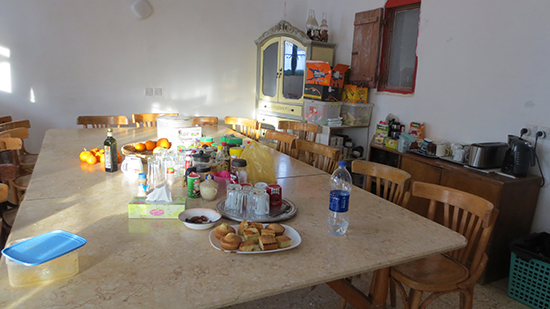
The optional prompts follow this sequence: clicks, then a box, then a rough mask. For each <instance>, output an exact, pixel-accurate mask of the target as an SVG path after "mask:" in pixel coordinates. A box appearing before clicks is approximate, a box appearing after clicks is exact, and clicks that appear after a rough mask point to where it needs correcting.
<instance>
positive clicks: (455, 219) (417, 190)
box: [404, 181, 498, 274]
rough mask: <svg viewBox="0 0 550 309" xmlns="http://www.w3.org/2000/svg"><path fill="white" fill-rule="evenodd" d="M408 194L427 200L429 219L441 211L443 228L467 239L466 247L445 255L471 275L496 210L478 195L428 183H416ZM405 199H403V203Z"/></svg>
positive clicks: (480, 259)
mask: <svg viewBox="0 0 550 309" xmlns="http://www.w3.org/2000/svg"><path fill="white" fill-rule="evenodd" d="M409 194H410V195H412V196H416V197H420V198H424V199H427V200H430V204H429V207H428V219H430V220H432V221H435V216H436V211H437V212H442V213H443V225H444V226H446V227H447V228H450V229H452V230H453V231H455V232H457V233H460V234H462V235H463V236H464V237H465V238H466V240H467V242H468V244H467V245H466V247H464V248H461V249H458V250H455V251H452V252H449V253H447V254H448V255H450V256H451V257H453V258H454V259H456V260H457V261H458V262H460V263H462V264H463V265H464V266H466V267H468V268H469V270H470V274H472V273H473V272H474V271H475V270H476V269H477V267H478V266H479V264H480V262H481V261H482V259H483V256H484V254H485V248H486V247H487V243H488V241H489V237H490V236H491V232H492V231H493V227H494V225H495V221H496V217H497V215H498V209H496V208H495V207H494V206H493V204H492V203H491V202H489V201H487V200H485V199H483V198H481V197H479V196H476V195H473V194H470V193H467V192H463V191H459V190H456V189H453V188H448V187H444V186H440V185H435V184H431V183H425V182H419V181H415V182H413V184H412V189H411V191H409V192H407V193H406V195H409ZM408 200H409V198H408V197H405V201H404V203H406V202H407V201H408ZM405 206H406V205H405Z"/></svg>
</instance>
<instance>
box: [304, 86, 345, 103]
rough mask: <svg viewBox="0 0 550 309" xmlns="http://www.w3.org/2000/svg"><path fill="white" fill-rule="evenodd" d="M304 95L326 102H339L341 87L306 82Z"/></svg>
mask: <svg viewBox="0 0 550 309" xmlns="http://www.w3.org/2000/svg"><path fill="white" fill-rule="evenodd" d="M304 97H305V98H309V99H315V100H319V101H327V102H337V101H338V102H339V101H341V99H342V88H335V87H331V86H321V85H310V84H306V87H305V89H304Z"/></svg>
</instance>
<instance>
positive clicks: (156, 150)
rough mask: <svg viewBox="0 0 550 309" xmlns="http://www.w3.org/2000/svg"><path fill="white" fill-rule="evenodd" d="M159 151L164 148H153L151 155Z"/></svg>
mask: <svg viewBox="0 0 550 309" xmlns="http://www.w3.org/2000/svg"><path fill="white" fill-rule="evenodd" d="M161 149H166V148H164V147H160V146H159V147H155V149H153V154H157V153H159V152H160V150H161Z"/></svg>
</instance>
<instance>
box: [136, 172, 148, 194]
mask: <svg viewBox="0 0 550 309" xmlns="http://www.w3.org/2000/svg"><path fill="white" fill-rule="evenodd" d="M137 183H138V190H137V196H147V189H148V188H147V187H148V185H147V174H146V173H139V175H138V179H137Z"/></svg>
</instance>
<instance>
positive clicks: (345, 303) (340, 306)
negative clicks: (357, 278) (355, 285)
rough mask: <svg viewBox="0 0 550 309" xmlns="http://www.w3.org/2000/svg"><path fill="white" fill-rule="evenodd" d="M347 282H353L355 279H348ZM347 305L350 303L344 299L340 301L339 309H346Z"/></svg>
mask: <svg viewBox="0 0 550 309" xmlns="http://www.w3.org/2000/svg"><path fill="white" fill-rule="evenodd" d="M346 280H348V281H349V282H351V280H353V277H347V278H346ZM347 304H348V302H347V301H346V299H345V298H343V297H342V299H340V304H339V305H338V308H339V309H345V308H346V306H347Z"/></svg>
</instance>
